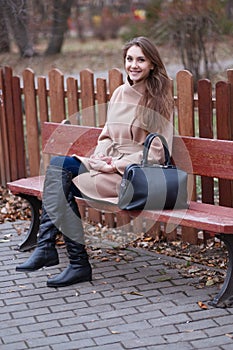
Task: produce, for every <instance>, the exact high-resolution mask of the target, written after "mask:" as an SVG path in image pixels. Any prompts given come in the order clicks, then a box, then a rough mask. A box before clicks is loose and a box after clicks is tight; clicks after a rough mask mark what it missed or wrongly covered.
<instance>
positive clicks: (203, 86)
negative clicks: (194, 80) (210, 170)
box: [197, 79, 214, 204]
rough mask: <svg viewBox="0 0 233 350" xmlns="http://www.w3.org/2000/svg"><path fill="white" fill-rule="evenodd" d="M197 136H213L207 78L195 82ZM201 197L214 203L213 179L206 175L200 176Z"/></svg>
mask: <svg viewBox="0 0 233 350" xmlns="http://www.w3.org/2000/svg"><path fill="white" fill-rule="evenodd" d="M197 91H198V116H199V137H205V138H211V139H212V138H213V110H212V85H211V82H210V81H209V80H208V79H202V80H199V81H198V84H197ZM201 198H202V201H203V202H204V203H209V204H211V203H212V204H214V180H213V178H210V177H208V176H202V178H201Z"/></svg>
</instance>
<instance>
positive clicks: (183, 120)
mask: <svg viewBox="0 0 233 350" xmlns="http://www.w3.org/2000/svg"><path fill="white" fill-rule="evenodd" d="M176 82H177V110H178V130H179V134H180V135H186V136H194V134H195V128H194V83H193V76H192V74H191V73H190V72H189V71H187V70H183V71H180V72H178V73H177V75H176ZM192 180H193V181H192V182H193V192H192V193H193V194H192V199H193V200H195V199H196V181H195V178H194V179H192ZM182 239H183V240H184V241H185V242H189V243H193V244H196V243H197V232H196V231H195V230H193V229H186V228H183V229H182Z"/></svg>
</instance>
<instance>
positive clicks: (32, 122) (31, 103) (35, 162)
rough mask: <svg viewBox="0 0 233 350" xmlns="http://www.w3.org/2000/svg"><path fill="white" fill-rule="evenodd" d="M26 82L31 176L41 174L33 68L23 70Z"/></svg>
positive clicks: (25, 104) (25, 99) (26, 111)
mask: <svg viewBox="0 0 233 350" xmlns="http://www.w3.org/2000/svg"><path fill="white" fill-rule="evenodd" d="M22 75H23V82H24V88H23V92H24V102H25V103H24V106H25V115H26V136H27V145H28V149H27V152H28V163H29V173H30V176H36V175H38V174H39V167H40V144H39V129H38V119H37V104H36V91H35V80H34V79H35V75H34V72H33V71H32V70H31V69H29V68H28V69H25V70H24V71H23V74H22Z"/></svg>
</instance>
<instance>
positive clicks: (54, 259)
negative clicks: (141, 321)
mask: <svg viewBox="0 0 233 350" xmlns="http://www.w3.org/2000/svg"><path fill="white" fill-rule="evenodd" d="M71 181H72V175H71V173H70V172H67V171H66V170H63V169H62V168H60V167H57V166H53V165H49V166H48V168H47V170H46V176H45V182H44V189H43V205H42V214H41V219H40V228H39V236H38V246H37V247H36V249H35V250H34V252H33V253H32V255H31V256H30V258H29V259H28V260H27V261H26V262H25V263H23V264H21V265H19V266H17V267H16V271H24V272H27V271H29V272H30V271H36V270H38V269H40V268H42V267H43V266H54V265H57V264H59V258H58V254H57V250H56V248H55V243H56V236H57V233H58V232H59V225H60V222H61V218H62V214H63V213H62V210H63V208H64V206H65V205H66V202H67V199H66V197H67V194H68V193H69V191H70V184H71Z"/></svg>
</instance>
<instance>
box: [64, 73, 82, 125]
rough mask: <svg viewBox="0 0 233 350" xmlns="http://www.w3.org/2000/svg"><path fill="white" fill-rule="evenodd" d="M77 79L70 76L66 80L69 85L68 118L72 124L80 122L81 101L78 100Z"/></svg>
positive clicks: (67, 95)
mask: <svg viewBox="0 0 233 350" xmlns="http://www.w3.org/2000/svg"><path fill="white" fill-rule="evenodd" d="M77 84H78V83H77V79H75V78H72V77H69V78H67V80H66V85H67V92H66V97H67V107H68V118H69V120H70V122H71V124H80V120H79V119H78V115H79V113H78V112H79V101H78V85H77Z"/></svg>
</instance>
